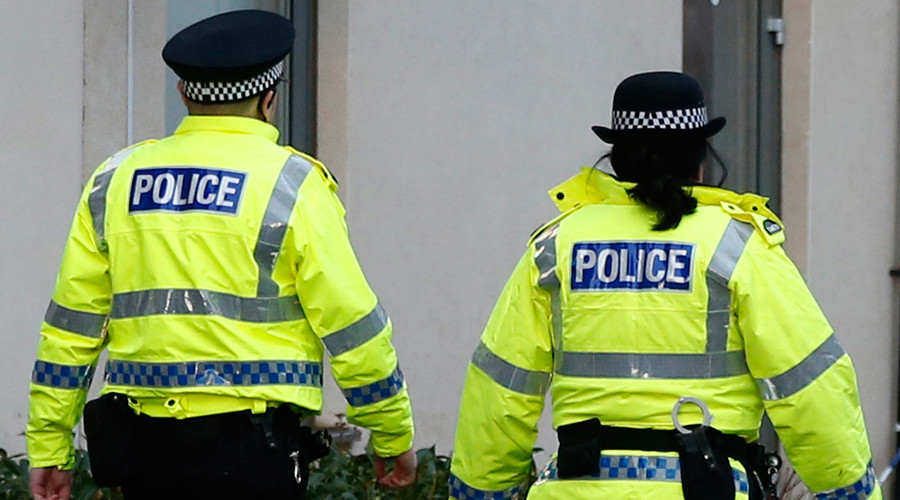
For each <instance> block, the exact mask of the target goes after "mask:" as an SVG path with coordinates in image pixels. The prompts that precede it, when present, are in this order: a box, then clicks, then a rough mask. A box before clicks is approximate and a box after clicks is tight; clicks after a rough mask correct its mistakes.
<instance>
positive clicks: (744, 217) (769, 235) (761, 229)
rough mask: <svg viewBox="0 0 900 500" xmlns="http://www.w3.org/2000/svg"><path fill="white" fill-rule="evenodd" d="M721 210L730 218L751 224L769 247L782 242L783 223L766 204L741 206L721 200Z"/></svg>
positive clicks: (783, 237)
mask: <svg viewBox="0 0 900 500" xmlns="http://www.w3.org/2000/svg"><path fill="white" fill-rule="evenodd" d="M720 206H721V207H722V211H724V212H725V213H726V214H728V215H729V216H730V217H731V218H733V219H736V220H739V221H741V222H746V223H748V224H751V225H752V226H753V227H754V229H756V232H758V233H759V235H760V236H761V237H762V239H763V241H765V242H766V244H767V245H769V246H770V247H774V246H776V245H781V244H782V243H784V239H785V236H784V224H782V222H781V221H780V220H779V219H778V217H777V216H776V215H775V214H774V213H773V212H772V211H771V210H769V208H768V207H766V206H761V207H760V206H753V207H749V211H748V210H747V209H746V208H748V207H741V206H739V205H737V204H736V203H731V202H727V201H723V202H721V204H720Z"/></svg>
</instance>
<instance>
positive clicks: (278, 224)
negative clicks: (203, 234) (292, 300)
mask: <svg viewBox="0 0 900 500" xmlns="http://www.w3.org/2000/svg"><path fill="white" fill-rule="evenodd" d="M312 169H313V166H312V164H311V163H309V162H308V161H306V160H304V159H303V158H301V157H299V156H296V155H291V156H290V157H288V159H287V161H286V162H285V163H284V166H283V167H281V174H279V175H278V179H277V180H276V181H275V188H274V189H273V190H272V196H271V197H270V198H269V205H268V206H267V207H266V213H265V215H264V216H263V221H262V225H261V226H260V228H259V237H258V238H257V241H256V249H255V250H254V251H253V257H254V258H255V259H256V263H257V265H258V266H259V288H258V293H257V295H258V296H260V297H274V296H276V295H278V285H276V284H275V282H274V281H273V280H272V270H273V269H274V268H275V261H276V260H277V259H278V253H279V252H280V251H281V244H282V242H283V241H284V233H285V231H286V230H287V224H288V221H289V220H290V218H291V212H293V210H294V204H295V203H296V202H297V195H298V191H299V190H300V185H301V184H302V183H303V180H304V179H305V178H306V174H308V173H309V172H310V170H312Z"/></svg>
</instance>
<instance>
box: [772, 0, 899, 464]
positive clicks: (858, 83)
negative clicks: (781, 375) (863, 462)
mask: <svg viewBox="0 0 900 500" xmlns="http://www.w3.org/2000/svg"><path fill="white" fill-rule="evenodd" d="M810 4H811V5H810V6H811V17H810V19H811V23H810V26H811V30H810V34H811V42H812V44H811V48H812V50H811V63H810V77H809V81H810V92H809V107H810V109H809V111H810V114H809V118H810V120H809V139H808V140H809V164H808V174H807V179H808V193H807V198H808V202H807V207H808V213H807V220H808V227H809V232H808V242H809V247H808V249H807V252H806V253H807V276H808V278H809V282H810V286H811V288H812V290H813V292H814V293H815V294H816V297H817V298H818V299H819V302H820V304H821V305H822V308H823V309H824V310H825V312H826V314H827V315H828V317H829V319H830V320H831V322H832V323H833V325H834V328H835V330H836V332H837V335H838V338H839V339H840V341H841V344H842V345H843V346H844V348H845V349H846V350H847V352H849V353H850V354H851V356H852V357H853V359H854V360H855V362H856V367H857V372H858V377H859V385H860V390H861V395H862V405H863V409H864V411H865V415H866V420H867V422H868V425H869V430H870V437H871V441H872V446H873V451H874V456H875V464H876V469H877V470H880V469H881V468H882V467H884V466H885V465H887V462H888V461H889V459H890V457H891V456H892V455H893V451H894V449H895V438H894V436H895V434H894V422H896V417H895V414H896V408H897V400H896V394H897V369H896V364H897V345H898V343H897V340H896V339H897V331H896V328H895V327H894V321H893V318H894V317H895V315H896V314H897V303H896V302H895V300H894V295H893V283H892V280H891V278H890V276H889V275H888V272H889V270H890V269H891V267H893V266H894V265H895V263H896V260H895V259H896V255H897V246H896V243H895V240H894V235H895V232H894V229H895V227H896V225H897V218H896V203H897V199H896V195H895V193H896V188H897V178H896V171H897V145H898V141H897V118H898V90H897V89H898V71H900V70H898V54H900V46H898V31H900V30H898V21H900V4H898V3H897V2H896V0H873V1H870V2H866V5H865V8H848V7H847V4H846V3H843V2H838V1H824V2H819V1H815V2H810ZM797 43H802V40H797ZM790 82H791V80H790V79H789V76H788V75H786V76H785V85H790ZM788 237H790V234H789V235H788Z"/></svg>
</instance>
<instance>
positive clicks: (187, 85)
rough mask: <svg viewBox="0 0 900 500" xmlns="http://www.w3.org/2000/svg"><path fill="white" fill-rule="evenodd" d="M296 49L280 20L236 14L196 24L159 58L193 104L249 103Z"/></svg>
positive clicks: (270, 15)
mask: <svg viewBox="0 0 900 500" xmlns="http://www.w3.org/2000/svg"><path fill="white" fill-rule="evenodd" d="M293 45H294V25H293V24H292V23H291V21H290V20H288V19H285V18H284V17H282V16H279V15H278V14H273V13H271V12H266V11H262V10H236V11H233V12H226V13H224V14H219V15H216V16H213V17H210V18H207V19H204V20H202V21H200V22H197V23H194V24H192V25H190V26H188V27H187V28H185V29H183V30H181V31H179V32H178V33H176V34H175V36H173V37H172V39H171V40H169V42H168V43H166V46H165V47H164V48H163V51H162V57H163V60H165V61H166V64H168V65H169V67H170V68H172V70H173V71H175V74H177V75H178V76H179V77H180V78H181V79H182V80H183V81H184V95H185V97H187V98H188V99H190V100H192V101H196V102H218V103H221V102H232V101H240V100H243V99H249V98H250V97H253V96H255V95H257V94H260V93H262V92H263V91H265V90H267V89H269V88H271V87H272V86H273V85H275V84H276V83H278V81H279V80H280V79H281V75H282V73H283V71H284V69H283V65H282V60H283V59H284V58H285V57H286V56H287V55H288V53H290V51H291V48H292V47H293Z"/></svg>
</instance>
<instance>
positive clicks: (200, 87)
mask: <svg viewBox="0 0 900 500" xmlns="http://www.w3.org/2000/svg"><path fill="white" fill-rule="evenodd" d="M283 68H284V65H283V62H279V63H278V64H276V65H275V66H273V67H271V68H269V69H268V70H266V71H265V72H263V73H262V74H260V75H257V76H254V77H253V78H250V79H248V80H244V81H242V82H189V81H187V80H185V82H184V95H185V96H186V97H187V98H188V99H190V100H192V101H197V102H233V101H240V100H242V99H247V98H250V97H253V96H255V95H256V94H259V93H260V92H262V91H263V90H266V89H267V88H269V87H271V86H272V85H274V84H275V83H276V82H278V79H279V78H281V74H282V72H283Z"/></svg>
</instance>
